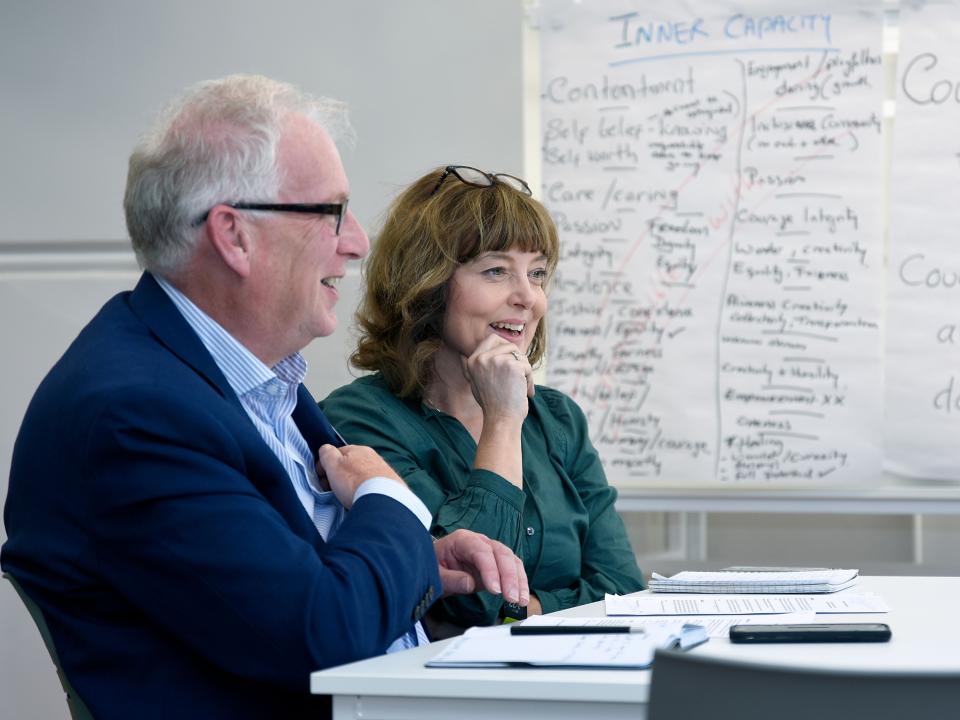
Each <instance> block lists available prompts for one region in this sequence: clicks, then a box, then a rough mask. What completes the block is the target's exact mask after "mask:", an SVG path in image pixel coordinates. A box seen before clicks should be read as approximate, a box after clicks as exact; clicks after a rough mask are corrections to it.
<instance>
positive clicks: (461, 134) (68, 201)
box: [0, 0, 523, 720]
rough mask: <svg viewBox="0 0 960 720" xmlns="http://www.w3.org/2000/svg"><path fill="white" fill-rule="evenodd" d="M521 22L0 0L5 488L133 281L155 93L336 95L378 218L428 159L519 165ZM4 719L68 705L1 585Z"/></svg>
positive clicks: (339, 343)
mask: <svg viewBox="0 0 960 720" xmlns="http://www.w3.org/2000/svg"><path fill="white" fill-rule="evenodd" d="M521 18H522V7H521V1H520V0H484V1H483V2H473V1H471V0H403V1H399V0H351V1H350V2H330V1H327V0H322V1H318V0H313V1H311V2H307V1H305V0H273V2H271V3H263V2H255V1H254V0H231V2H225V1H222V0H192V1H187V0H164V2H146V1H145V0H137V1H128V0H84V1H83V2H76V3H73V2H70V3H67V2H55V1H53V0H30V2H19V1H18V0H0V332H2V336H0V337H2V338H3V341H2V342H3V345H2V346H3V348H4V351H3V353H2V355H0V397H2V398H3V407H2V409H0V504H2V502H3V500H4V499H5V497H6V487H7V477H8V474H9V460H10V453H11V450H12V447H13V440H14V437H15V434H16V430H17V427H18V426H19V423H20V419H21V418H22V416H23V412H24V410H25V408H26V405H27V402H28V401H29V398H30V396H31V394H32V392H33V389H34V388H35V387H36V385H37V384H38V383H39V381H40V379H41V378H42V376H43V374H44V373H45V372H46V371H47V369H49V367H50V366H51V365H52V364H53V362H54V361H55V360H56V358H57V357H58V356H59V355H60V354H61V353H62V352H63V350H64V349H65V348H66V346H67V344H68V343H69V341H70V340H71V339H72V338H73V336H74V335H75V334H76V333H77V331H78V330H79V328H80V327H81V326H82V324H83V323H84V322H86V320H87V319H89V317H90V316H91V315H92V314H93V313H94V312H95V310H96V309H97V308H98V307H99V306H100V305H101V304H102V303H103V302H104V301H105V300H106V299H107V298H108V297H109V296H110V295H112V294H113V293H115V292H117V291H118V290H120V289H124V288H129V287H131V286H132V284H133V283H134V282H135V280H136V276H137V271H136V267H135V263H134V261H133V258H132V255H131V254H130V252H129V250H128V249H127V243H126V240H125V238H126V231H125V229H124V224H123V215H122V211H121V200H122V195H123V185H124V179H125V173H126V162H127V156H128V155H129V152H130V149H131V148H132V146H133V144H134V143H135V141H136V138H137V136H138V135H139V134H140V133H141V132H142V131H143V130H144V129H145V128H146V126H147V124H148V123H149V122H150V120H151V118H152V117H153V116H154V114H155V112H156V111H157V110H158V109H159V108H160V107H161V106H162V104H163V103H164V102H166V101H167V100H168V99H170V98H171V97H172V96H174V95H175V94H176V93H178V92H179V91H180V90H181V89H182V88H184V87H186V86H187V85H190V84H192V83H194V82H197V81H199V80H203V79H207V78H212V77H220V76H223V75H227V74H230V73H236V72H256V73H262V74H266V75H270V76H273V77H277V78H280V79H283V80H288V81H290V82H293V83H295V84H297V85H299V86H301V87H303V88H305V89H307V90H309V91H311V92H314V93H317V94H323V95H330V96H332V97H336V98H339V99H341V100H345V101H347V102H348V103H349V105H350V107H351V112H352V117H353V120H354V125H355V127H356V130H357V133H358V136H359V142H358V144H357V146H356V148H355V149H354V150H351V151H347V152H346V153H345V154H344V162H345V165H346V167H347V171H348V174H349V176H350V179H351V183H352V193H351V208H352V209H353V210H354V212H356V213H357V215H358V217H359V218H360V220H361V222H362V223H363V224H364V225H365V226H366V227H367V228H368V230H371V231H375V229H376V227H377V222H378V216H379V214H380V213H381V212H382V211H383V209H384V208H385V206H386V205H387V202H388V201H389V199H390V198H392V197H393V195H394V194H395V193H396V191H397V190H398V189H400V188H401V187H403V186H404V185H406V184H407V183H409V182H410V181H412V180H414V179H415V178H417V177H418V176H419V175H421V174H422V173H423V172H425V171H426V170H428V169H430V168H431V167H436V166H438V165H445V164H448V163H451V162H456V163H468V164H475V165H477V166H479V167H484V168H491V169H494V170H497V171H502V172H509V173H512V174H521V173H522V170H523V153H522V92H523V91H522V61H521V47H520V46H521V41H520V38H521V27H522V24H521ZM371 234H373V232H371ZM358 288H359V274H358V271H357V269H356V268H354V270H353V275H352V276H351V277H348V278H347V279H346V280H345V282H344V284H343V287H342V297H343V299H342V300H341V311H340V318H341V323H340V329H338V331H337V333H336V334H335V335H334V336H333V337H332V338H328V339H326V340H324V341H321V342H317V343H314V344H313V345H312V346H311V347H310V348H309V349H308V351H307V357H308V359H309V360H310V363H311V370H310V376H309V378H308V383H309V385H310V387H311V389H312V390H313V391H314V393H315V394H316V395H317V396H318V397H323V396H325V395H326V394H327V392H329V391H330V390H332V389H334V388H335V387H337V386H339V385H341V384H343V383H345V382H347V381H349V379H350V375H349V372H348V370H347V367H346V362H345V358H346V355H347V354H348V352H349V347H350V344H351V343H350V333H349V324H350V323H349V318H350V315H351V313H352V310H353V307H354V306H355V304H356V297H357V290H358ZM52 449H54V450H55V443H54V444H53V445H52ZM37 481H38V482H42V478H38V479H37ZM5 539H6V533H5V531H4V530H3V529H0V542H3V541H4V540H5ZM0 716H3V717H10V718H17V719H18V720H21V719H22V720H29V719H31V718H37V719H40V718H42V719H44V720H49V719H55V718H58V717H59V718H65V717H67V710H66V703H65V702H64V700H63V695H62V692H61V691H60V688H59V685H58V683H57V680H56V676H55V674H54V672H53V669H52V665H51V662H50V660H49V658H47V656H46V654H45V650H44V649H43V646H42V643H41V642H40V639H39V635H37V632H36V630H35V629H34V627H33V625H32V623H31V621H30V619H29V617H28V615H27V613H26V611H25V610H24V608H23V607H22V606H21V605H20V603H19V600H18V599H17V598H16V596H15V594H14V593H13V590H12V588H10V587H9V586H8V585H7V583H2V584H0Z"/></svg>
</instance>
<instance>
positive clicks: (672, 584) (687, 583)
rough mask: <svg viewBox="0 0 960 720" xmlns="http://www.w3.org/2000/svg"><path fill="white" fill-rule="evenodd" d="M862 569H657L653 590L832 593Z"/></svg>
mask: <svg viewBox="0 0 960 720" xmlns="http://www.w3.org/2000/svg"><path fill="white" fill-rule="evenodd" d="M859 572H860V571H859V570H839V569H837V570H832V569H827V568H802V569H797V570H791V569H787V568H782V569H780V568H778V569H776V570H746V569H742V570H719V571H717V572H692V571H684V572H681V573H677V574H676V575H673V576H672V577H664V576H663V575H660V574H658V573H653V577H652V579H651V580H650V590H651V591H653V592H674V593H806V594H810V593H832V592H837V591H838V590H844V589H846V588H848V587H851V586H853V585H854V584H855V583H856V582H857V577H858V575H859Z"/></svg>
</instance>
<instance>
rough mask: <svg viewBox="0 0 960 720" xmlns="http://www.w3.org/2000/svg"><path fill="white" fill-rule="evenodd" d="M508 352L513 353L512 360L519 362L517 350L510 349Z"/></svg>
mask: <svg viewBox="0 0 960 720" xmlns="http://www.w3.org/2000/svg"><path fill="white" fill-rule="evenodd" d="M510 354H511V355H513V359H514V360H516V361H517V362H520V353H519V352H517V351H516V350H511V351H510Z"/></svg>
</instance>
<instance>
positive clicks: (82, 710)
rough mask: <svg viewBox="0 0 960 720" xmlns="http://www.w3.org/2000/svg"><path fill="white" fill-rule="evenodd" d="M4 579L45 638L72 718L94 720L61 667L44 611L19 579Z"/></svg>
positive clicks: (8, 576)
mask: <svg viewBox="0 0 960 720" xmlns="http://www.w3.org/2000/svg"><path fill="white" fill-rule="evenodd" d="M3 577H4V578H5V579H6V580H9V581H10V584H11V585H13V589H14V590H16V591H17V595H19V596H20V599H21V600H22V601H23V604H24V605H26V606H27V610H28V611H29V612H30V617H32V618H33V622H34V623H36V625H37V630H39V631H40V637H42V638H43V644H44V645H46V646H47V651H48V652H49V653H50V659H51V660H53V666H54V667H55V668H56V670H57V676H58V677H59V678H60V685H62V686H63V692H65V693H66V695H67V707H69V708H70V717H71V718H73V720H93V714H92V713H91V712H90V710H89V708H87V706H86V704H85V703H84V702H83V700H81V699H80V696H79V695H77V693H76V691H75V690H74V689H73V686H72V685H71V684H70V681H69V680H68V679H67V676H66V675H65V674H64V672H63V669H62V668H61V667H60V659H59V658H58V657H57V648H56V647H55V646H54V644H53V638H52V637H51V636H50V628H48V627H47V621H46V619H45V618H44V617H43V611H42V610H40V608H39V606H37V604H36V603H35V602H34V601H33V600H31V599H30V596H29V595H27V593H26V592H25V591H24V589H23V588H22V587H21V586H20V583H19V582H17V579H16V578H15V577H14V576H13V575H11V574H10V573H3Z"/></svg>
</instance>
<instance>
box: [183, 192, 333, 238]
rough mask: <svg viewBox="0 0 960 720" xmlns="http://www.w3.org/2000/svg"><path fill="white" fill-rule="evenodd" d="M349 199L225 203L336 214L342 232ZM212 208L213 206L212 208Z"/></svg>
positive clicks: (198, 223)
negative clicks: (324, 201)
mask: <svg viewBox="0 0 960 720" xmlns="http://www.w3.org/2000/svg"><path fill="white" fill-rule="evenodd" d="M348 202H349V201H348V200H344V201H343V202H342V203H250V202H235V203H223V204H224V205H226V206H227V207H232V208H233V209H234V210H269V211H271V212H292V213H308V214H313V215H336V217H337V229H336V234H337V235H339V234H340V226H341V225H342V224H343V219H344V218H345V217H346V216H347V203H348ZM210 209H211V210H212V209H213V208H210ZM208 215H210V210H207V211H206V212H205V213H204V214H203V215H201V216H200V217H198V218H197V219H196V220H194V221H193V226H194V227H200V226H201V225H203V224H204V223H205V222H206V221H207V216H208Z"/></svg>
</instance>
